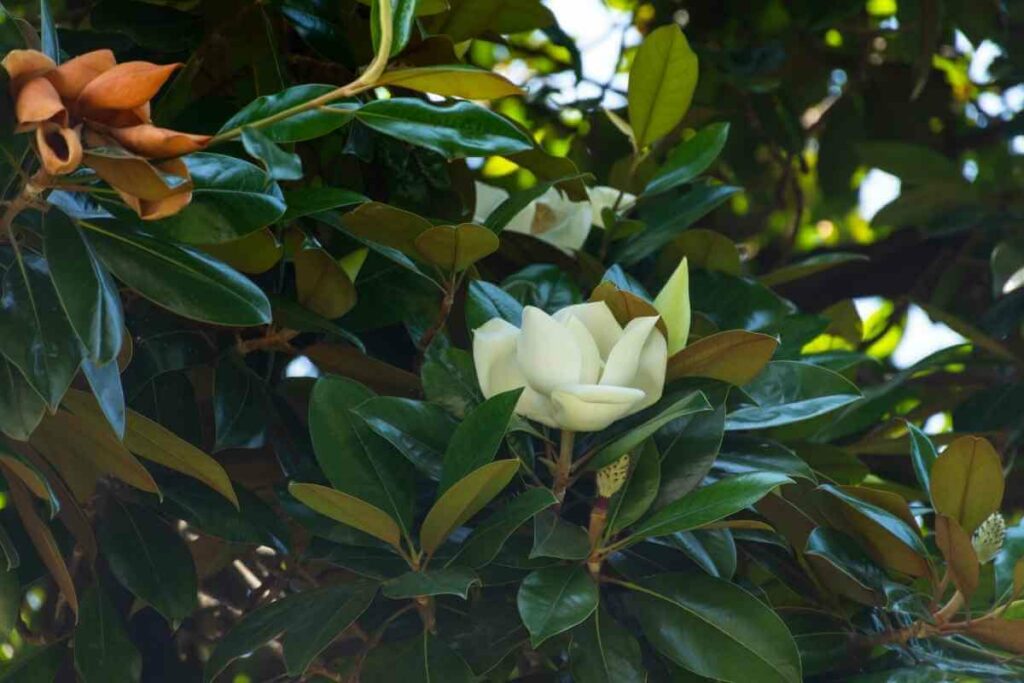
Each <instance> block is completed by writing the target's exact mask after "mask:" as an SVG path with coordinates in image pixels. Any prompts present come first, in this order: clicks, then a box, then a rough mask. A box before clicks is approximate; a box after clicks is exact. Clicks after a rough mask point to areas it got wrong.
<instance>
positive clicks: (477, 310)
mask: <svg viewBox="0 0 1024 683" xmlns="http://www.w3.org/2000/svg"><path fill="white" fill-rule="evenodd" d="M491 318H501V319H502V320H506V321H508V322H510V323H512V324H513V325H515V326H516V327H519V326H520V325H521V324H522V321H523V305H522V304H521V303H519V302H518V301H516V300H515V298H513V296H512V295H511V294H509V293H508V292H506V291H505V290H504V289H502V288H501V287H498V286H497V285H494V284H491V283H490V282H486V281H484V280H473V281H472V282H470V283H469V287H467V288H466V327H468V328H469V329H470V330H475V329H476V328H478V327H480V326H481V325H483V324H484V323H485V322H487V321H488V320H490V319H491Z"/></svg>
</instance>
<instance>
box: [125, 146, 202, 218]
mask: <svg viewBox="0 0 1024 683" xmlns="http://www.w3.org/2000/svg"><path fill="white" fill-rule="evenodd" d="M156 168H157V169H158V170H159V171H160V172H162V173H165V174H168V175H173V176H177V177H179V178H182V179H183V180H184V181H185V182H184V183H183V184H182V185H180V186H179V188H180V189H179V191H178V192H177V193H176V194H172V195H170V196H169V197H164V198H163V199H157V200H152V201H151V200H146V199H139V198H138V197H135V196H133V195H130V194H128V193H127V192H125V191H124V190H122V189H120V188H118V187H116V186H115V187H114V189H115V190H117V193H118V194H119V195H120V196H121V199H122V200H123V201H124V203H125V204H127V205H128V206H129V207H131V209H132V210H133V211H135V213H137V214H138V215H139V218H141V219H142V220H144V221H155V220H159V219H161V218H167V217H168V216H173V215H174V214H176V213H178V212H179V211H181V210H182V209H184V208H185V207H186V206H188V205H189V202H191V201H192V181H191V178H190V176H189V173H188V167H187V166H185V162H183V161H182V160H181V159H169V160H167V161H164V162H161V163H159V164H156Z"/></svg>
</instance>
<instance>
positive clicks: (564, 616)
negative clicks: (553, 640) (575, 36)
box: [516, 564, 598, 647]
mask: <svg viewBox="0 0 1024 683" xmlns="http://www.w3.org/2000/svg"><path fill="white" fill-rule="evenodd" d="M516 603H517V604H518V605H519V616H520V618H522V620H523V624H525V625H526V629H527V630H528V631H529V632H530V643H531V644H532V645H533V647H537V646H539V645H540V644H541V643H543V642H544V641H545V640H547V639H548V638H550V637H552V636H556V635H558V634H559V633H562V632H564V631H568V630H569V629H571V628H572V627H574V626H577V625H579V624H582V623H583V622H584V621H585V620H586V619H587V617H589V616H590V615H591V614H592V613H593V612H594V610H596V609H597V603H598V590H597V586H596V585H595V584H594V582H593V580H592V579H591V578H590V576H589V575H588V574H587V570H586V568H585V567H584V566H583V565H582V564H575V565H565V566H556V567H547V568H545V569H538V570H537V571H535V572H531V573H530V574H528V575H527V577H526V578H525V579H523V582H522V584H520V586H519V593H518V594H517V596H516Z"/></svg>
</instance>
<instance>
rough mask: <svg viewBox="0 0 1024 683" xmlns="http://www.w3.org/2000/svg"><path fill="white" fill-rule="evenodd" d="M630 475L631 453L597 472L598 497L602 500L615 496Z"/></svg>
mask: <svg viewBox="0 0 1024 683" xmlns="http://www.w3.org/2000/svg"><path fill="white" fill-rule="evenodd" d="M628 474H629V453H626V454H625V455H624V456H622V457H621V458H619V459H618V460H616V461H615V462H613V463H612V464H611V465H605V466H604V467H602V468H601V469H599V470H598V471H597V495H599V496H601V497H602V498H611V497H612V496H614V495H615V494H616V493H618V492H619V489H621V488H622V485H623V484H625V483H626V475H628Z"/></svg>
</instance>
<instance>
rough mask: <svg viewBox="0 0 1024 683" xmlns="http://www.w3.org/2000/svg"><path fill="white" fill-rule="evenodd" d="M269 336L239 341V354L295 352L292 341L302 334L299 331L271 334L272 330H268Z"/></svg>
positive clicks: (287, 330) (278, 331)
mask: <svg viewBox="0 0 1024 683" xmlns="http://www.w3.org/2000/svg"><path fill="white" fill-rule="evenodd" d="M267 332H268V334H266V335H264V336H262V337H256V338H255V339H245V340H242V339H239V340H238V344H237V348H238V353H240V354H241V355H243V356H244V355H245V354H247V353H252V352H253V351H267V350H270V351H285V352H293V351H295V349H294V348H292V345H291V343H290V342H291V340H292V339H295V338H296V337H297V336H299V334H301V333H300V332H298V331H297V330H289V329H281V330H277V331H276V332H271V331H270V328H267Z"/></svg>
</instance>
